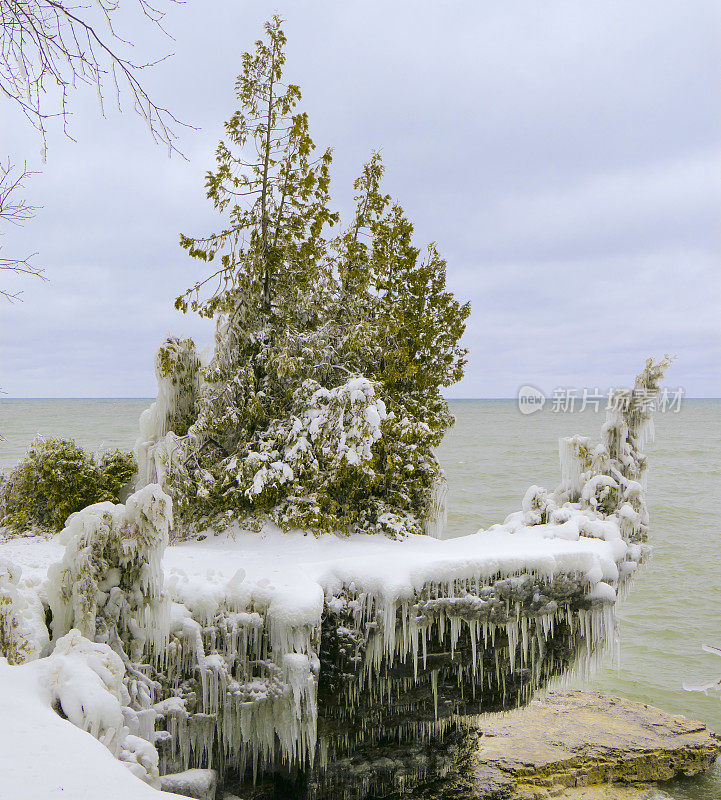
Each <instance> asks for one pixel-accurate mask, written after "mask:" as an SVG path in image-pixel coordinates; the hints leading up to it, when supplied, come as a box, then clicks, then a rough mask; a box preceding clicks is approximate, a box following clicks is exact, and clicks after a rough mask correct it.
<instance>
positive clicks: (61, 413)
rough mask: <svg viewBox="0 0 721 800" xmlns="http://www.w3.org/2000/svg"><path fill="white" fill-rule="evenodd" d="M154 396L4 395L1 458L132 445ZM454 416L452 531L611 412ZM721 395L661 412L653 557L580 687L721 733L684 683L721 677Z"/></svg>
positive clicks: (499, 515) (696, 798) (678, 785)
mask: <svg viewBox="0 0 721 800" xmlns="http://www.w3.org/2000/svg"><path fill="white" fill-rule="evenodd" d="M149 403H150V401H149V400H0V433H2V434H3V435H4V436H5V438H6V441H4V442H2V441H0V468H4V467H11V466H13V465H14V464H15V463H16V462H17V460H18V459H19V458H20V457H21V456H22V454H23V453H24V451H25V449H26V447H27V445H28V443H29V442H30V441H31V439H32V438H33V436H34V435H35V434H36V433H42V434H45V435H50V434H52V435H56V436H66V437H72V438H74V439H75V440H76V441H77V442H78V443H79V444H82V445H83V446H85V447H89V448H92V449H107V448H112V447H131V446H132V443H133V441H134V439H135V436H136V432H137V421H138V417H139V415H140V412H141V411H142V410H143V409H144V408H146V407H147V406H148V405H149ZM451 407H452V410H453V413H454V414H455V416H456V425H455V427H454V428H453V429H452V430H451V431H450V433H449V434H448V436H447V437H446V439H445V440H444V442H443V444H442V445H441V447H440V448H439V451H438V456H439V458H440V460H441V463H442V465H443V467H444V469H445V471H446V474H447V476H448V480H449V484H450V496H449V519H448V531H447V535H448V536H459V535H462V534H464V533H469V532H471V531H475V530H477V529H478V528H479V527H487V526H488V525H491V524H492V523H494V522H499V521H502V520H503V519H504V517H505V516H506V515H507V514H509V513H511V512H512V511H516V510H517V509H518V508H520V503H521V498H522V497H523V494H524V492H525V490H526V488H527V487H528V486H529V485H530V484H533V483H535V484H539V485H541V486H546V487H548V488H552V487H553V486H555V485H556V484H557V483H558V479H559V467H558V458H557V442H558V438H559V437H560V436H567V435H571V434H574V433H581V434H585V435H591V436H594V437H597V436H598V432H599V429H600V426H601V424H602V422H603V412H602V411H599V412H594V411H592V410H587V411H585V412H584V413H582V414H581V413H554V412H553V411H552V410H551V409H549V408H548V407H547V408H545V409H544V410H543V411H540V412H538V413H535V414H532V415H528V416H523V415H521V414H520V413H519V412H518V410H517V408H516V404H515V403H514V402H513V401H508V400H460V401H454V402H452V403H451ZM720 434H721V401H719V400H687V401H685V403H684V405H683V406H682V408H681V410H680V412H678V413H671V412H667V413H665V414H658V415H657V417H656V442H655V443H654V444H651V445H649V447H648V455H649V465H650V467H649V481H648V483H649V489H648V501H649V508H650V513H651V527H652V540H651V543H652V544H653V546H654V557H653V559H652V561H651V562H650V563H649V564H648V565H646V566H645V567H644V568H643V570H641V572H640V574H639V576H638V577H637V579H636V582H635V584H634V587H633V589H632V591H631V593H630V594H629V595H628V597H627V598H626V599H625V600H624V601H623V602H622V604H621V606H620V609H619V614H620V618H621V628H620V635H621V646H620V659H619V663H618V664H616V665H611V664H609V665H608V666H607V667H605V668H603V669H601V670H600V671H599V672H598V673H596V675H595V676H593V677H592V678H591V679H590V680H588V681H581V680H580V679H579V680H577V681H576V685H582V686H590V687H591V688H595V689H599V690H601V691H605V692H609V693H615V694H619V695H622V696H625V697H628V698H631V699H634V700H640V701H643V702H646V703H649V704H651V705H655V706H658V707H660V708H664V709H666V710H668V711H671V712H674V713H679V714H684V715H686V716H689V717H693V718H695V719H700V720H702V721H704V722H706V723H707V724H709V725H710V726H711V727H713V728H714V729H715V730H718V731H721V698H719V697H718V696H710V697H706V696H704V695H702V694H695V693H690V692H686V691H685V690H684V689H683V683H684V682H687V683H700V682H702V681H704V680H708V679H711V678H712V677H714V676H718V675H721V659H719V658H718V657H715V656H713V655H710V654H707V653H703V652H702V651H701V645H702V644H704V643H707V644H715V645H719V644H721V532H720V531H719V522H718V520H719V510H720V509H721V435H720ZM663 798H674V800H721V768H719V767H718V766H717V768H716V770H715V771H713V772H711V773H709V774H708V775H706V776H702V777H700V778H694V779H685V780H679V781H674V782H673V783H672V784H669V785H667V786H664V787H663V789H662V790H659V791H655V790H654V792H653V793H652V794H650V795H649V800H662V799H663Z"/></svg>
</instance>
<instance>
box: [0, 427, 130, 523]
mask: <svg viewBox="0 0 721 800" xmlns="http://www.w3.org/2000/svg"><path fill="white" fill-rule="evenodd" d="M135 472H136V463H135V456H133V454H132V453H129V452H124V451H122V450H113V451H110V452H107V453H103V454H102V456H100V457H95V456H93V455H92V454H89V453H87V452H86V451H85V450H83V448H82V447H79V446H78V445H77V444H75V442H74V441H72V440H67V439H44V438H42V437H38V438H37V439H35V440H34V441H33V443H32V444H31V445H30V447H29V448H28V452H27V454H26V456H25V458H24V459H23V460H22V461H21V462H20V463H19V464H18V465H17V466H16V467H15V469H13V470H12V472H10V474H9V475H8V476H7V478H6V479H5V480H4V481H3V483H2V486H0V525H3V526H6V527H8V528H11V529H13V530H15V531H24V530H27V529H28V528H39V529H41V530H50V531H59V530H62V528H63V526H64V525H65V520H66V519H67V518H68V517H69V516H70V514H73V513H74V512H75V511H80V509H82V508H85V507H86V506H88V505H91V504H92V503H99V502H101V501H103V500H110V501H113V502H118V501H119V500H120V495H121V492H122V490H123V488H124V487H125V486H126V484H127V483H128V481H130V479H131V478H132V477H133V475H134V474H135Z"/></svg>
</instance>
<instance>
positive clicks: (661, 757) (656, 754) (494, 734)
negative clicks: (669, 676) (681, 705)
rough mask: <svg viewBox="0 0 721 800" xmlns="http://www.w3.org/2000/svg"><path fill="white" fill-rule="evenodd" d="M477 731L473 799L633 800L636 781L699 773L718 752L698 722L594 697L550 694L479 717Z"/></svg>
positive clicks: (720, 743) (719, 742) (718, 743)
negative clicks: (512, 709) (498, 712)
mask: <svg viewBox="0 0 721 800" xmlns="http://www.w3.org/2000/svg"><path fill="white" fill-rule="evenodd" d="M478 733H479V739H478V745H477V749H476V753H475V765H474V770H475V792H474V795H475V798H477V799H478V800H481V798H483V799H484V800H486V799H487V800H492V799H493V800H495V799H496V798H498V800H500V798H518V800H546V799H547V798H548V799H549V800H550V798H558V799H559V800H611V798H614V800H616V799H617V800H626V799H627V798H628V800H632V798H641V797H642V796H643V793H642V792H641V791H640V790H639V788H638V787H639V785H640V784H641V785H642V784H648V783H651V782H655V781H664V780H669V779H671V778H674V777H676V776H677V775H695V774H697V773H699V772H703V771H705V770H707V769H709V767H710V766H711V765H712V764H713V762H714V761H715V760H716V757H717V756H718V754H719V752H720V751H721V739H720V738H719V737H718V736H717V735H716V734H714V733H713V732H712V731H710V730H709V729H708V728H707V727H706V726H705V725H704V724H703V723H700V722H694V721H693V720H689V719H686V718H685V717H681V716H674V715H673V714H669V713H667V712H665V711H660V710H659V709H657V708H653V707H652V706H647V705H644V704H642V703H636V702H633V701H631V700H623V699H621V698H617V697H609V696H607V695H603V694H600V693H598V692H549V693H548V694H547V695H546V696H545V697H544V698H542V699H539V700H534V701H532V702H531V703H530V704H529V705H528V706H527V707H525V708H522V709H519V710H517V711H512V712H510V713H507V714H494V715H491V716H489V717H484V718H481V721H480V722H479V724H478ZM614 784H616V785H617V786H616V787H614V786H613V785H614ZM589 787H594V788H589Z"/></svg>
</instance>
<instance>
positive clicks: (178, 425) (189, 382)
mask: <svg viewBox="0 0 721 800" xmlns="http://www.w3.org/2000/svg"><path fill="white" fill-rule="evenodd" d="M200 369H201V365H200V359H199V358H198V354H197V353H196V350H195V344H194V342H193V340H192V339H178V338H177V337H173V336H169V337H168V338H167V339H166V340H165V341H164V342H163V344H162V345H161V346H160V348H159V349H158V353H157V355H156V357H155V377H156V379H157V381H158V399H157V400H156V401H155V402H154V403H153V404H152V405H151V406H150V408H148V409H147V410H146V411H144V412H143V413H142V414H141V416H140V435H139V437H138V440H137V442H136V443H135V453H136V456H137V459H138V476H137V479H136V485H137V488H142V487H143V486H147V485H148V484H149V483H162V482H163V480H164V478H165V473H166V470H167V465H168V460H169V458H170V456H171V455H172V453H173V451H174V450H175V447H176V440H177V437H178V436H183V435H185V434H186V433H187V431H188V428H189V427H190V425H191V423H192V422H193V420H194V419H195V416H196V410H195V409H196V403H197V401H198V396H199V394H200V384H201V377H200Z"/></svg>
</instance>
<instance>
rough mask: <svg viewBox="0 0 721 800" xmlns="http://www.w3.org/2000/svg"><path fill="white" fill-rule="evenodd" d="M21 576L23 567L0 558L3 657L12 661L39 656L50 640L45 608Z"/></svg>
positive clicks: (0, 640) (0, 619) (0, 652)
mask: <svg viewBox="0 0 721 800" xmlns="http://www.w3.org/2000/svg"><path fill="white" fill-rule="evenodd" d="M21 576H22V569H21V568H20V567H18V566H16V565H15V564H13V563H12V562H11V561H9V560H7V559H6V558H0V656H4V657H5V658H7V660H8V661H9V662H10V663H11V664H22V663H23V662H25V661H32V660H33V659H36V658H39V657H40V655H42V654H43V652H44V651H45V650H46V649H47V647H48V644H49V641H50V637H49V636H48V630H47V627H46V625H45V609H44V608H43V605H42V603H41V602H40V600H39V598H38V596H37V593H36V592H34V591H32V590H31V589H30V590H28V588H27V587H25V586H23V585H22V584H21V581H20V579H21Z"/></svg>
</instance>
